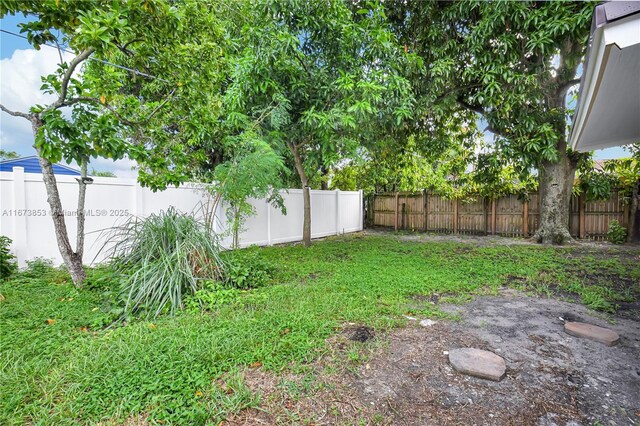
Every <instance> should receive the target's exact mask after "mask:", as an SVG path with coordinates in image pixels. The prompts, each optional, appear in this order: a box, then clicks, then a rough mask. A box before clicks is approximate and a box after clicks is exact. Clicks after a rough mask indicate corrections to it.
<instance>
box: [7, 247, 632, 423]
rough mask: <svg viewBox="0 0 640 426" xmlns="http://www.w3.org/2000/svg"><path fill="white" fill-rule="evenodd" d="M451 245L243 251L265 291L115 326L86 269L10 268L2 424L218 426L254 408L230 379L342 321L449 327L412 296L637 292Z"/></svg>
mask: <svg viewBox="0 0 640 426" xmlns="http://www.w3.org/2000/svg"><path fill="white" fill-rule="evenodd" d="M460 247H462V245H460V244H451V243H429V244H422V243H413V242H404V241H398V240H397V239H395V238H394V237H390V238H387V237H358V238H351V237H345V238H340V239H334V240H331V241H326V242H317V243H315V244H314V245H313V246H312V247H310V248H304V247H301V246H297V245H294V246H286V247H272V248H265V249H259V250H258V249H254V250H253V251H254V252H255V254H251V256H255V257H257V258H258V259H260V261H264V262H266V263H268V264H270V265H272V269H271V270H272V271H273V275H271V277H270V278H269V281H268V282H269V284H270V285H267V286H260V287H258V288H255V289H252V290H251V291H248V292H245V291H240V292H239V294H237V298H235V296H234V299H233V300H231V301H230V302H228V303H226V302H225V303H217V302H215V303H213V307H214V309H213V312H212V313H211V314H208V313H205V314H201V313H198V314H191V313H189V312H185V313H184V314H182V315H178V316H175V317H169V316H160V317H158V318H157V319H154V320H152V322H150V321H149V320H145V321H143V320H141V319H135V318H134V319H131V321H128V323H127V325H126V326H125V325H122V324H119V325H118V326H112V327H108V324H109V321H110V319H111V318H113V315H114V314H113V313H112V312H111V309H112V308H114V306H117V305H118V303H117V299H116V296H115V295H114V293H117V292H116V291H115V290H116V289H117V288H118V287H119V286H120V283H119V282H118V279H119V278H117V277H111V276H110V271H108V270H106V269H101V268H99V269H95V270H90V271H89V275H88V278H87V286H86V288H85V289H83V290H82V291H77V290H75V289H74V288H73V285H72V283H71V281H70V280H69V278H68V274H67V273H66V271H64V270H60V269H57V268H52V267H50V266H47V267H46V268H45V267H43V268H42V269H41V270H40V272H41V273H40V274H39V275H37V274H35V273H33V270H32V271H31V272H30V273H29V272H27V273H18V274H17V275H16V276H15V277H13V278H11V279H10V280H9V281H7V282H2V283H0V293H1V294H2V295H3V296H4V297H5V300H4V301H3V302H2V303H0V377H2V379H1V380H0V395H2V398H0V424H3V425H5V424H7V425H13V424H20V425H21V424H25V423H32V424H56V425H57V424H70V423H83V424H92V423H97V422H100V421H105V420H108V421H111V422H112V423H113V424H122V423H125V422H126V420H127V419H128V418H130V417H131V416H138V415H142V416H143V417H144V418H145V419H148V421H149V422H150V423H159V422H160V421H162V422H164V424H194V425H198V424H207V423H209V424H218V423H219V422H220V421H221V420H222V419H224V418H225V417H227V416H228V415H229V414H230V413H233V412H237V411H239V410H242V409H244V408H246V407H251V406H256V405H257V404H258V403H259V401H258V399H257V396H256V395H252V394H251V392H250V391H249V390H248V389H247V388H246V387H245V386H244V384H243V379H242V376H241V375H240V374H239V373H237V372H238V371H242V369H244V368H247V367H248V366H251V365H261V368H263V369H264V370H266V371H272V372H273V371H276V372H277V371H282V370H283V369H290V370H297V369H303V367H304V366H305V365H306V364H307V363H308V362H310V361H311V360H313V359H316V358H318V357H320V356H321V355H326V356H330V355H331V354H329V353H328V349H327V343H326V342H327V339H328V338H329V337H331V336H333V335H335V334H336V333H338V332H339V331H340V330H341V329H342V327H343V326H344V324H345V323H347V322H352V323H355V324H359V325H363V326H366V327H371V328H373V329H375V330H376V335H379V334H378V332H382V333H383V332H384V330H385V329H388V328H391V327H396V326H402V325H404V324H405V323H406V321H405V319H404V317H403V315H405V314H407V309H410V312H412V315H411V316H416V317H436V318H445V317H446V318H449V319H451V318H452V317H451V316H450V314H445V313H443V312H441V311H440V310H439V309H438V307H437V305H431V304H430V303H429V301H428V300H421V301H418V300H416V299H411V296H412V295H416V294H422V295H427V297H428V296H429V295H433V294H436V293H437V294H440V295H442V294H447V295H448V297H452V298H459V299H460V300H462V299H465V298H467V297H471V296H475V295H477V294H479V293H483V294H485V293H491V292H494V291H496V290H497V289H498V288H500V287H501V286H503V285H505V284H507V281H508V280H507V276H509V275H511V276H517V277H522V280H516V281H517V285H522V286H528V285H531V287H530V288H531V289H535V288H536V287H535V286H536V285H538V286H540V287H538V289H542V290H545V289H547V288H548V289H549V291H553V292H556V291H557V290H558V289H559V290H562V291H564V292H569V293H573V294H575V295H577V296H579V297H580V298H581V300H583V302H584V303H589V304H591V305H592V306H599V307H601V308H602V309H605V310H610V309H615V305H616V304H617V303H619V300H622V298H624V300H629V299H630V298H633V299H637V297H638V292H637V286H636V285H632V286H630V287H628V288H629V289H630V290H627V291H622V290H620V289H617V290H616V288H617V287H613V286H612V285H610V284H606V283H601V282H599V281H592V278H589V276H588V275H587V276H585V275H579V274H578V273H577V272H575V271H572V270H571V268H570V267H571V266H572V265H574V264H575V259H570V258H567V256H563V254H566V253H568V251H567V249H554V248H547V247H518V248H517V249H514V248H508V247H487V248H483V247H478V248H475V249H474V250H473V251H472V252H469V253H465V254H464V256H462V255H458V254H456V251H457V250H458V249H460ZM345 253H347V254H348V255H349V256H348V258H345V257H344V254H345ZM338 259H341V260H338ZM592 263H593V265H592V266H593V268H594V270H605V271H614V272H615V274H613V273H612V274H609V275H615V276H620V277H622V278H625V279H628V281H629V282H635V281H634V280H635V278H634V277H638V276H640V265H638V264H637V263H633V262H628V263H624V264H622V263H620V262H612V261H610V260H607V259H603V258H602V257H596V258H594V260H593V261H592ZM311 274H313V275H314V279H312V280H311V279H309V276H310V275H311ZM616 274H617V275H616ZM540 277H543V279H542V280H541V281H539V280H538V279H539V278H540ZM603 279H604V278H603ZM636 281H637V280H636ZM537 282H540V283H541V284H536V283H537ZM515 284H516V283H515V282H513V283H511V284H508V285H515ZM603 302H604V303H603ZM47 320H53V322H51V323H49V322H48V321H47ZM105 324H106V325H105ZM379 340H380V342H379ZM374 342H375V343H374V344H375V345H378V344H384V343H383V339H376V340H375V341H374ZM354 345H356V344H354ZM357 345H358V347H359V348H360V350H359V351H358V350H356V349H353V351H352V352H350V356H351V359H352V362H353V363H356V362H366V359H367V358H366V357H367V356H369V355H368V353H367V350H369V349H368V348H373V349H375V346H369V345H368V344H366V345H362V344H360V343H358V344H357ZM354 368H355V367H354ZM301 371H302V370H301ZM307 390H309V391H310V392H314V391H315V390H314V388H313V384H312V383H307V384H304V383H303V384H301V385H299V388H298V389H297V390H296V389H293V388H292V389H291V392H293V393H295V392H301V393H303V392H306V391H307ZM292 416H294V414H292ZM284 420H286V419H284Z"/></svg>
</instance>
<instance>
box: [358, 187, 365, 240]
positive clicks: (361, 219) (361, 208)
mask: <svg viewBox="0 0 640 426" xmlns="http://www.w3.org/2000/svg"><path fill="white" fill-rule="evenodd" d="M363 202H364V194H363V192H362V189H361V190H359V191H358V209H359V211H360V213H358V221H359V222H360V231H362V230H364V203H363Z"/></svg>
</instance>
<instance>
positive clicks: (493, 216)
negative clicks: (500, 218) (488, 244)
mask: <svg viewBox="0 0 640 426" xmlns="http://www.w3.org/2000/svg"><path fill="white" fill-rule="evenodd" d="M491 235H496V200H495V199H492V200H491Z"/></svg>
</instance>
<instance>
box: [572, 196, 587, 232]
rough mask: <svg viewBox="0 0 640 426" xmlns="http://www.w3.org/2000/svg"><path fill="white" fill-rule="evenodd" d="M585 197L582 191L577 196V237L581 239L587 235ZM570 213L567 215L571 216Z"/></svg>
mask: <svg viewBox="0 0 640 426" xmlns="http://www.w3.org/2000/svg"><path fill="white" fill-rule="evenodd" d="M585 205H586V202H585V197H584V192H582V193H581V194H580V196H579V197H578V228H579V229H578V238H580V239H583V238H585V237H586V236H587V229H586V225H587V223H586V217H585ZM571 216H572V215H569V217H571Z"/></svg>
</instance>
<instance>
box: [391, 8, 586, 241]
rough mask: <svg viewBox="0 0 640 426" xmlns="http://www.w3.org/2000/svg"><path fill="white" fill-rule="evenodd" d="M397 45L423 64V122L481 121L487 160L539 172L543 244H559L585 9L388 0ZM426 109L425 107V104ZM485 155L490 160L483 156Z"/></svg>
mask: <svg viewBox="0 0 640 426" xmlns="http://www.w3.org/2000/svg"><path fill="white" fill-rule="evenodd" d="M385 5H386V6H387V7H388V9H389V14H390V15H391V16H392V20H393V22H394V26H395V28H396V31H397V32H398V34H399V36H400V39H401V40H402V41H403V42H405V43H406V44H407V46H408V49H409V50H410V51H414V52H416V53H417V54H419V55H420V56H421V57H422V58H423V59H424V60H425V65H426V72H425V75H424V78H423V79H422V80H420V81H417V82H416V87H417V91H418V92H419V94H420V98H419V101H422V102H423V104H422V106H423V109H422V111H425V115H427V116H431V115H434V114H435V115H441V114H445V115H450V114H455V113H458V112H460V111H472V112H475V113H477V114H479V116H480V117H482V118H483V119H484V120H485V122H486V123H487V130H489V131H491V132H493V133H494V134H495V143H494V149H493V151H492V152H489V153H486V154H485V163H487V164H491V163H495V162H499V163H503V164H508V165H510V166H513V167H514V168H515V170H516V171H518V172H519V173H521V174H522V175H523V176H526V175H528V174H530V173H532V171H536V170H537V172H538V176H539V189H540V191H541V194H542V202H541V216H540V227H539V229H538V232H537V234H536V237H537V239H538V240H539V241H541V242H545V243H563V242H565V241H567V240H569V239H570V238H571V236H570V234H569V230H568V223H569V197H570V194H571V188H572V185H573V179H574V175H575V169H576V165H577V161H578V157H579V156H578V155H577V154H576V153H573V152H570V150H568V148H567V127H568V123H569V117H570V112H571V111H570V110H569V109H568V108H567V92H568V91H569V90H570V89H571V88H572V87H575V86H576V85H577V84H578V80H577V78H576V77H577V75H576V74H577V71H578V67H579V64H580V62H581V60H582V58H583V57H584V54H585V49H586V45H587V39H588V35H589V24H590V22H591V14H592V10H593V4H592V3H589V2H534V1H527V2H511V1H496V2H482V1H473V0H462V1H456V2H404V1H396V2H387V3H385ZM430 106H432V107H430ZM489 157H491V159H489Z"/></svg>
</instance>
